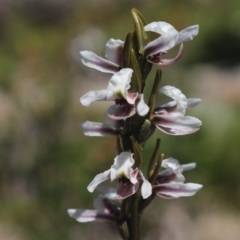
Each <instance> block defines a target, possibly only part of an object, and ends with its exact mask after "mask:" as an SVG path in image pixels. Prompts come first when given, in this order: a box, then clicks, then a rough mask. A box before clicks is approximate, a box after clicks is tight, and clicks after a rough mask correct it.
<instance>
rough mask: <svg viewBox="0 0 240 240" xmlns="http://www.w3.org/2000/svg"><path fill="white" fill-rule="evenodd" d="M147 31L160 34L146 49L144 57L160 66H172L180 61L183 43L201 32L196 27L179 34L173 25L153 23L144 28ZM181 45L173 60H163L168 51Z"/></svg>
mask: <svg viewBox="0 0 240 240" xmlns="http://www.w3.org/2000/svg"><path fill="white" fill-rule="evenodd" d="M144 30H145V31H151V32H155V33H158V34H160V35H161V36H160V37H158V38H157V39H155V40H153V41H151V42H149V43H148V44H147V45H146V46H145V47H144V55H145V57H146V58H147V59H148V61H149V62H151V63H153V64H156V65H158V66H166V65H170V64H172V63H174V62H176V61H177V60H179V59H180V58H181V57H182V55H183V52H184V47H183V42H187V41H190V40H192V39H193V38H194V37H195V36H196V35H197V34H198V30H199V26H198V25H194V26H191V27H188V28H185V29H183V30H182V31H181V32H178V31H177V30H176V29H175V28H174V27H173V26H172V25H170V24H169V23H166V22H152V23H150V24H148V25H146V26H145V27H144ZM178 44H181V45H180V48H179V52H178V54H177V56H176V57H175V58H173V59H161V57H162V56H163V55H165V54H166V53H167V51H168V50H170V49H171V48H173V47H175V46H176V45H178Z"/></svg>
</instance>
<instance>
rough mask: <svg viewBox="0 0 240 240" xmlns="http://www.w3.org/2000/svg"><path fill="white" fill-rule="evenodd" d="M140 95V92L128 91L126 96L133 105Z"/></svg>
mask: <svg viewBox="0 0 240 240" xmlns="http://www.w3.org/2000/svg"><path fill="white" fill-rule="evenodd" d="M138 95H139V94H138V93H133V92H127V93H126V96H125V98H126V100H127V102H128V103H129V104H130V105H133V104H134V103H135V101H136V99H137V97H138Z"/></svg>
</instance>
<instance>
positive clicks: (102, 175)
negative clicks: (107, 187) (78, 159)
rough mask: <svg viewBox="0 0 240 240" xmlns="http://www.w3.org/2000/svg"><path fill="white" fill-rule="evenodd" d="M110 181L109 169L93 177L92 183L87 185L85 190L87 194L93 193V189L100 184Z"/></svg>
mask: <svg viewBox="0 0 240 240" xmlns="http://www.w3.org/2000/svg"><path fill="white" fill-rule="evenodd" d="M108 179H110V169H109V170H107V171H105V172H103V173H99V174H98V175H96V176H95V178H94V179H93V180H92V182H91V183H90V184H89V185H88V187H87V189H88V191H89V192H93V191H94V189H95V188H96V187H97V186H98V185H99V184H100V183H102V182H104V181H106V180H108Z"/></svg>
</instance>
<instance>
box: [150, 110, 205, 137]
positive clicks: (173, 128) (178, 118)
mask: <svg viewBox="0 0 240 240" xmlns="http://www.w3.org/2000/svg"><path fill="white" fill-rule="evenodd" d="M153 123H154V124H155V125H156V127H157V128H158V129H159V130H161V131H163V132H165V133H167V134H170V135H186V134H191V133H194V132H196V131H198V130H199V127H200V126H201V125H202V122H201V121H200V120H199V119H197V118H195V117H189V116H182V115H180V114H172V115H170V114H169V115H162V116H155V117H154V119H153Z"/></svg>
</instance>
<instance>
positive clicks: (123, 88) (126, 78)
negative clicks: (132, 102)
mask: <svg viewBox="0 0 240 240" xmlns="http://www.w3.org/2000/svg"><path fill="white" fill-rule="evenodd" d="M132 73H133V70H132V69H131V68H123V69H121V70H120V71H118V72H116V73H115V74H114V75H113V76H112V77H111V79H110V81H109V84H108V86H107V99H108V100H115V99H116V98H120V99H121V98H125V99H126V98H127V94H128V92H127V90H128V89H129V88H130V83H131V77H132Z"/></svg>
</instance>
